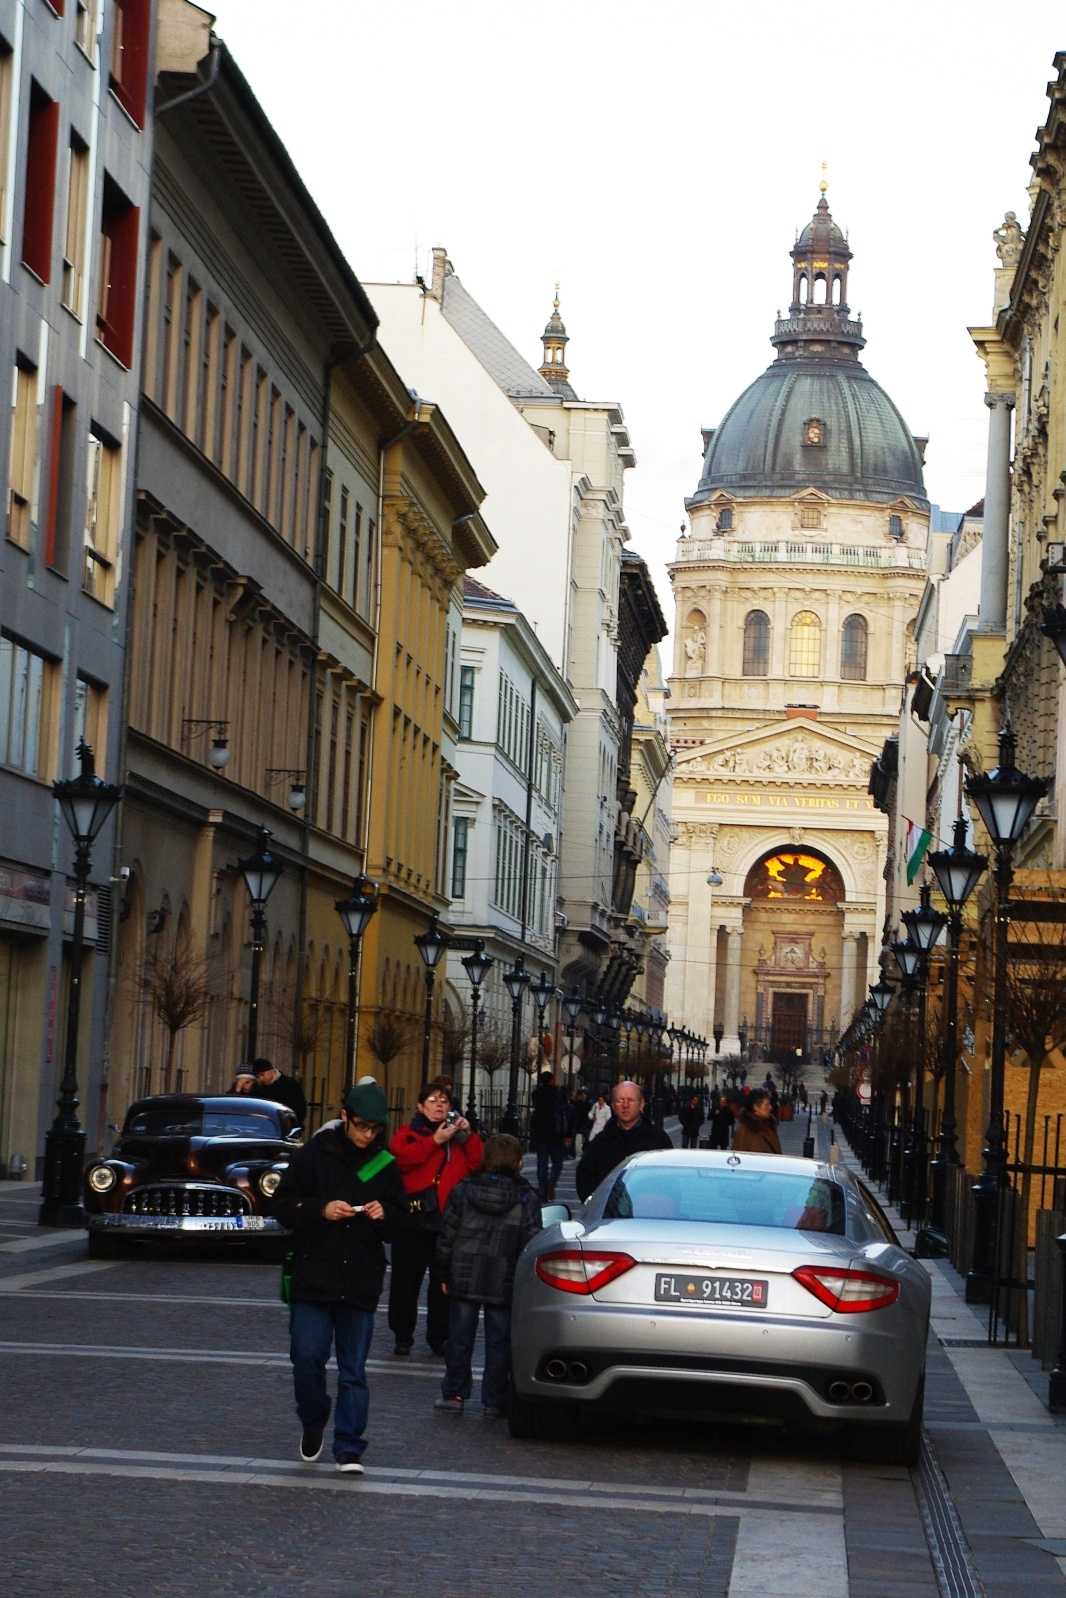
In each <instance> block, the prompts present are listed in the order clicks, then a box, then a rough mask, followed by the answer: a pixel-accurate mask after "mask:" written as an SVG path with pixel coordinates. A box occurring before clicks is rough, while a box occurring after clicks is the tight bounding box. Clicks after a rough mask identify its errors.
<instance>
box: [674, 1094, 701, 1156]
mask: <svg viewBox="0 0 1066 1598" xmlns="http://www.w3.org/2000/svg"><path fill="white" fill-rule="evenodd" d="M704 1119H705V1117H704V1114H703V1102H702V1100H701V1099H700V1096H699V1094H698V1093H693V1095H692V1097H691V1098H690V1099H689V1101H688V1103H687V1104H683V1105H682V1106H681V1111H680V1114H679V1115H678V1120H679V1121H680V1122H681V1147H682V1148H683V1149H698V1148H699V1146H700V1127H701V1126H702V1125H703V1122H704Z"/></svg>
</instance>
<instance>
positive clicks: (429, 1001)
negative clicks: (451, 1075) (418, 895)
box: [414, 911, 451, 1082]
mask: <svg viewBox="0 0 1066 1598" xmlns="http://www.w3.org/2000/svg"><path fill="white" fill-rule="evenodd" d="M450 941H451V940H450V939H449V938H448V936H447V934H446V933H444V932H442V931H441V930H440V927H439V926H438V925H437V913H436V911H434V912H433V914H432V915H431V916H430V918H429V926H428V927H427V928H426V930H425V932H423V933H421V934H420V935H419V936H418V937H417V938H415V939H414V946H415V948H416V949H417V950H418V952H419V954H420V955H421V956H422V964H423V965H424V966H425V968H426V969H425V977H426V1013H425V1018H424V1020H423V1022H422V1080H423V1082H428V1081H429V1042H430V1034H431V1031H432V1028H433V988H434V984H435V983H436V980H437V966H438V965H439V964H440V960H441V956H442V955H443V953H444V951H445V949H446V948H447V947H448V944H449V942H450Z"/></svg>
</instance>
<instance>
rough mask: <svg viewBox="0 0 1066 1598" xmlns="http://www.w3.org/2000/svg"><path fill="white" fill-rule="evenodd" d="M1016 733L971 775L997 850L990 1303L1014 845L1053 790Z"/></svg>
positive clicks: (980, 1277)
mask: <svg viewBox="0 0 1066 1598" xmlns="http://www.w3.org/2000/svg"><path fill="white" fill-rule="evenodd" d="M1014 749H1015V745H1014V734H1013V733H1012V732H1011V731H1010V729H1009V728H1004V729H1003V731H1002V732H1001V733H1000V735H999V765H998V766H997V767H996V769H995V770H994V771H989V772H982V773H981V774H980V775H979V776H976V777H968V778H967V779H966V793H967V796H968V797H969V798H970V799H972V800H973V803H974V804H975V805H976V806H977V809H978V811H979V812H980V815H981V820H982V821H983V822H984V824H985V827H986V828H987V830H988V835H989V837H990V838H991V840H992V844H993V846H994V848H995V851H996V869H995V885H996V894H995V929H994V934H995V935H994V942H993V978H992V982H993V986H992V1059H991V1069H990V1072H989V1085H988V1133H987V1138H986V1142H985V1148H984V1153H983V1156H982V1157H983V1159H984V1170H983V1171H982V1172H981V1175H980V1176H979V1177H978V1178H977V1181H976V1182H975V1183H974V1185H973V1196H974V1199H975V1200H976V1203H977V1214H976V1217H975V1224H974V1242H973V1264H972V1266H971V1268H970V1273H969V1275H968V1276H967V1278H966V1299H967V1302H968V1303H971V1304H987V1303H988V1301H989V1299H990V1298H991V1294H992V1279H993V1277H994V1276H995V1274H996V1229H997V1218H998V1211H999V1195H1000V1192H1001V1191H1002V1189H1003V1188H1004V1187H1005V1185H1006V1181H1007V1173H1006V1170H1005V1168H1004V1158H1005V1152H1006V1151H1005V1144H1004V1133H1003V1078H1004V1070H1005V1066H1006V1055H1007V923H1008V920H1009V916H1010V888H1011V882H1012V880H1013V877H1014V849H1015V845H1016V844H1017V842H1018V840H1019V838H1020V837H1021V835H1022V833H1023V832H1024V831H1025V829H1026V827H1027V826H1028V824H1029V821H1030V819H1031V817H1032V814H1033V811H1034V810H1035V809H1036V807H1037V805H1038V804H1039V803H1040V801H1041V799H1043V797H1044V795H1045V794H1046V793H1047V791H1048V784H1047V783H1046V782H1045V781H1044V779H1043V778H1042V777H1030V776H1027V775H1026V773H1025V772H1024V771H1019V770H1018V767H1017V766H1016V765H1015V763H1014Z"/></svg>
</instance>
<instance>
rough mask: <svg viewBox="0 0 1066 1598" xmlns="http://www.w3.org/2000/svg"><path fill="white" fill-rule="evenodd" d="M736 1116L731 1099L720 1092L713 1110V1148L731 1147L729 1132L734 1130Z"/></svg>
mask: <svg viewBox="0 0 1066 1598" xmlns="http://www.w3.org/2000/svg"><path fill="white" fill-rule="evenodd" d="M735 1120H736V1116H735V1115H734V1114H733V1111H732V1110H731V1109H730V1106H729V1100H728V1099H727V1098H726V1096H725V1094H724V1093H721V1094H719V1096H718V1103H717V1105H716V1106H715V1108H714V1109H713V1110H712V1111H711V1148H712V1149H727V1148H728V1147H729V1134H730V1132H731V1131H732V1130H733V1122H734V1121H735Z"/></svg>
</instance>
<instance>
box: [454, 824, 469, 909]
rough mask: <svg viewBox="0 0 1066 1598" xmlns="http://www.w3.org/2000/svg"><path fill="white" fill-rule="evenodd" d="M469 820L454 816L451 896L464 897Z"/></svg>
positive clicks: (455, 897)
mask: <svg viewBox="0 0 1066 1598" xmlns="http://www.w3.org/2000/svg"><path fill="white" fill-rule="evenodd" d="M469 830H470V822H469V820H468V819H467V817H466V816H456V818H455V823H454V826H453V829H452V898H453V899H465V898H466V849H467V842H468V839H469Z"/></svg>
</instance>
